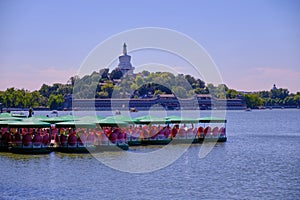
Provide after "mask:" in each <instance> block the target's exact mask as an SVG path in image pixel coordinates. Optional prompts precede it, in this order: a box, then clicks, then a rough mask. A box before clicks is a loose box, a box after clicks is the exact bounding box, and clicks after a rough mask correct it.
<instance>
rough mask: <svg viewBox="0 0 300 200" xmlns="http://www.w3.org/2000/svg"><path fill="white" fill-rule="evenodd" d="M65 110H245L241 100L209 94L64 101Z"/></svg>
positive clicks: (243, 102)
mask: <svg viewBox="0 0 300 200" xmlns="http://www.w3.org/2000/svg"><path fill="white" fill-rule="evenodd" d="M65 106H67V107H65V108H66V109H75V110H94V109H95V110H129V109H130V108H136V109H137V110H149V109H150V108H151V107H155V106H158V107H162V108H164V109H166V110H180V109H182V110H199V109H200V110H211V109H220V110H224V109H228V110H243V109H245V108H246V104H245V101H244V100H243V99H239V98H237V99H218V98H215V97H212V96H211V95H209V94H200V95H194V96H193V97H190V98H187V99H179V98H177V97H176V96H175V95H173V94H162V95H157V96H156V97H152V98H145V99H135V98H127V99H73V100H72V97H70V96H69V98H66V99H65Z"/></svg>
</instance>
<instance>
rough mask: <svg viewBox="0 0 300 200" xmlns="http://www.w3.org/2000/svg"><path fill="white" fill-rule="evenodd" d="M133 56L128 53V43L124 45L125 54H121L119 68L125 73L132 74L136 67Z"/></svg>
mask: <svg viewBox="0 0 300 200" xmlns="http://www.w3.org/2000/svg"><path fill="white" fill-rule="evenodd" d="M130 60H131V56H130V55H128V54H127V46H126V43H124V45H123V54H122V55H120V56H119V64H118V69H120V70H121V71H122V73H123V75H132V74H133V70H134V67H132V65H131V63H130Z"/></svg>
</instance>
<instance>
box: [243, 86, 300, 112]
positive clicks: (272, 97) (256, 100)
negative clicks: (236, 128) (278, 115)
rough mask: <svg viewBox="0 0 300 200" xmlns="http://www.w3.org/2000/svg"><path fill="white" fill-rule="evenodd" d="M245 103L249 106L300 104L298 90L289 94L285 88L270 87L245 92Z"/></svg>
mask: <svg viewBox="0 0 300 200" xmlns="http://www.w3.org/2000/svg"><path fill="white" fill-rule="evenodd" d="M244 97H245V101H246V105H247V106H248V107H250V108H257V107H262V106H265V107H274V106H298V107H299V106H300V92H297V93H296V94H289V91H288V90H287V89H282V88H279V89H276V90H274V89H272V90H270V91H260V92H255V93H249V94H245V95H244Z"/></svg>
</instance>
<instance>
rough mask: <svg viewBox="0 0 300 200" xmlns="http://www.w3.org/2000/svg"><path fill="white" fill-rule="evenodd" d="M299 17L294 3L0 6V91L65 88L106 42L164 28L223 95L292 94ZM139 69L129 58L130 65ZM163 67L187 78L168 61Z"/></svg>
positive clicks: (299, 70)
mask: <svg viewBox="0 0 300 200" xmlns="http://www.w3.org/2000/svg"><path fill="white" fill-rule="evenodd" d="M299 10H300V2H299V1H297V0H286V1H281V0H265V1H260V0H253V1H238V0H229V1H221V0H212V1H189V2H183V1H182V2H176V1H168V0H167V1H158V0H154V1H149V2H147V1H145V2H140V1H137V0H134V1H103V2H102V1H94V0H91V1H68V0H66V1H59V0H54V1H50V0H45V1H37V0H28V1H16V0H11V1H9V0H3V1H1V2H0V27H1V29H0V67H1V73H0V79H1V81H0V90H6V88H9V87H16V88H24V89H29V90H37V89H39V88H40V87H41V85H42V84H43V83H46V84H53V83H57V82H60V83H66V82H67V81H68V79H69V78H70V77H71V76H74V75H76V74H77V71H78V70H79V67H80V65H81V63H82V62H83V61H84V59H85V58H86V57H87V56H88V54H89V52H90V51H92V50H93V48H95V47H96V46H97V45H98V44H99V43H101V42H102V41H104V40H105V39H107V38H108V37H110V36H112V35H115V34H118V33H119V32H122V31H126V30H129V29H134V28H140V27H162V28H168V29H173V30H176V31H179V32H182V33H184V34H186V35H188V36H189V37H191V38H193V39H194V40H195V41H197V42H198V43H199V44H200V45H202V46H203V47H204V48H205V49H206V51H207V52H208V54H210V56H211V58H212V59H213V60H214V62H215V63H216V65H217V66H218V68H219V71H220V73H221V75H222V78H223V80H224V83H225V84H226V85H227V86H228V87H229V88H233V89H236V90H242V91H258V90H269V89H271V88H272V86H273V84H274V83H275V84H276V85H277V87H282V88H288V89H289V91H290V92H297V91H300V87H299V86H300V56H299V52H300V45H299V44H300V26H299V25H300V23H299V19H300V12H299ZM124 42H126V41H124ZM178 48H180V46H179V47H178ZM128 49H129V52H130V44H128ZM121 51H122V44H120V53H121ZM191 53H192V52H191ZM166 60H167V59H166ZM143 61H145V60H143V59H142V58H137V57H134V56H133V57H132V64H133V65H135V64H140V63H143ZM168 64H169V65H171V66H175V68H176V67H177V69H179V68H181V69H182V68H185V67H186V70H185V71H187V72H189V71H190V69H189V68H188V66H184V65H182V63H176V62H174V60H173V62H170V63H168ZM99 67H102V68H103V66H99Z"/></svg>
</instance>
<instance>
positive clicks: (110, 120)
mask: <svg viewBox="0 0 300 200" xmlns="http://www.w3.org/2000/svg"><path fill="white" fill-rule="evenodd" d="M99 125H100V126H127V125H128V123H127V122H125V121H122V120H118V119H116V118H115V117H107V118H105V119H102V120H100V121H99Z"/></svg>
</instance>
